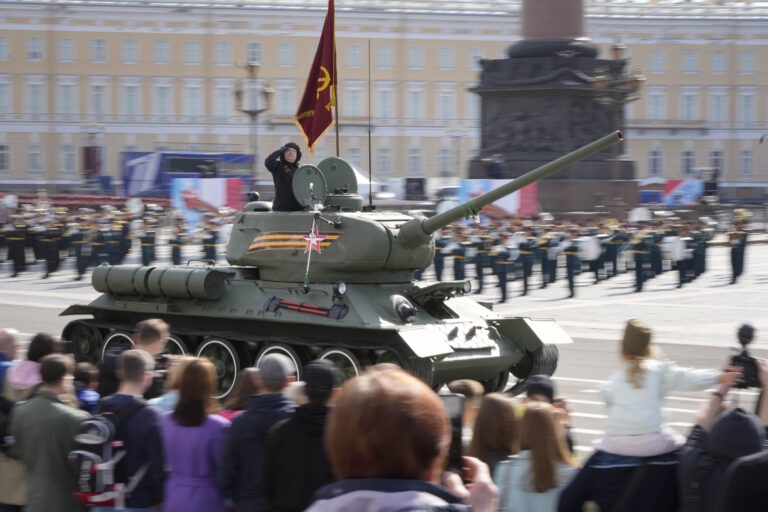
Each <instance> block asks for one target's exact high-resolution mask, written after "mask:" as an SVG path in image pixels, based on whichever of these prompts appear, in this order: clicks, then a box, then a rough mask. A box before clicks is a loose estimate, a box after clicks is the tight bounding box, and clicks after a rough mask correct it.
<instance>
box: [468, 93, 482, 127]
mask: <svg viewBox="0 0 768 512" xmlns="http://www.w3.org/2000/svg"><path fill="white" fill-rule="evenodd" d="M464 97H465V98H466V99H467V112H466V115H465V117H466V118H467V119H468V120H469V121H479V120H480V96H479V95H477V94H475V93H473V92H469V91H467V92H465V93H464Z"/></svg>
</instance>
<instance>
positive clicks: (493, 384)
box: [480, 370, 509, 393]
mask: <svg viewBox="0 0 768 512" xmlns="http://www.w3.org/2000/svg"><path fill="white" fill-rule="evenodd" d="M508 383H509V370H504V371H503V372H500V373H499V374H498V375H497V376H495V377H494V378H492V379H489V380H483V381H480V384H482V385H483V389H484V390H485V392H486V393H495V392H499V393H500V392H502V391H504V389H505V388H506V387H507V384H508Z"/></svg>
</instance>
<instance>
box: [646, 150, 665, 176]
mask: <svg viewBox="0 0 768 512" xmlns="http://www.w3.org/2000/svg"><path fill="white" fill-rule="evenodd" d="M661 156H662V155H661V150H660V149H652V150H651V152H650V153H648V174H649V175H651V176H661Z"/></svg>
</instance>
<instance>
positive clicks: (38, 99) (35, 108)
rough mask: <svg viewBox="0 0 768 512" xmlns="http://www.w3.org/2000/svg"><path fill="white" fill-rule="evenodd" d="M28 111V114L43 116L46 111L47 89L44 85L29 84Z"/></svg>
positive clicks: (27, 94) (27, 95)
mask: <svg viewBox="0 0 768 512" xmlns="http://www.w3.org/2000/svg"><path fill="white" fill-rule="evenodd" d="M26 92H27V93H26V99H27V102H26V103H27V105H26V107H27V108H26V111H27V113H28V114H42V113H43V110H45V96H44V94H45V88H44V86H43V84H27V91H26Z"/></svg>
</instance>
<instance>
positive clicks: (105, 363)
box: [96, 318, 170, 400]
mask: <svg viewBox="0 0 768 512" xmlns="http://www.w3.org/2000/svg"><path fill="white" fill-rule="evenodd" d="M169 336H170V329H169V327H168V324H167V323H165V322H164V321H162V320H160V319H159V318H150V319H149V320H143V321H141V322H139V323H138V324H136V334H134V335H133V336H132V338H131V339H132V341H133V343H134V345H135V348H136V349H138V350H143V351H144V352H146V353H147V354H149V356H150V357H151V358H152V359H155V358H157V356H159V355H160V353H161V352H162V351H163V349H164V348H165V344H166V342H167V341H168V337H169ZM130 348H131V347H129V346H117V347H114V348H112V349H109V350H108V351H107V352H106V354H104V359H103V360H102V362H101V366H100V368H99V387H98V389H97V390H96V391H97V392H98V393H99V396H107V395H111V394H112V393H114V392H115V391H116V390H117V386H118V378H117V374H116V373H115V370H116V368H117V358H118V357H119V356H120V354H122V353H123V352H125V351H126V350H128V349H130ZM164 380H165V379H164V378H163V377H162V376H161V375H159V374H156V373H153V379H152V382H150V386H149V387H148V388H147V389H146V391H145V392H144V398H146V399H147V400H150V399H152V398H156V397H158V396H160V395H162V394H163V384H164Z"/></svg>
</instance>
